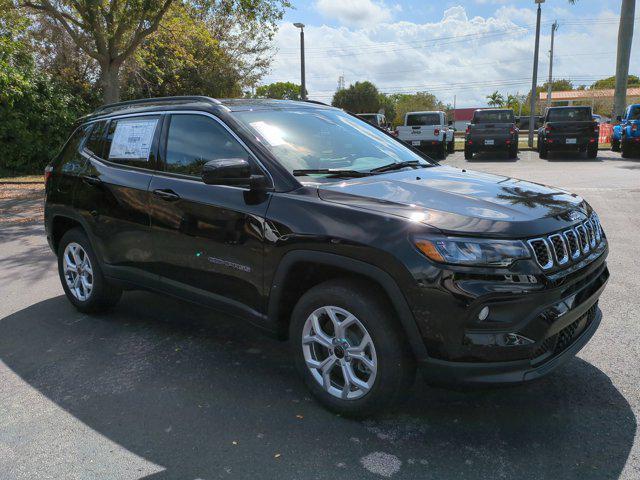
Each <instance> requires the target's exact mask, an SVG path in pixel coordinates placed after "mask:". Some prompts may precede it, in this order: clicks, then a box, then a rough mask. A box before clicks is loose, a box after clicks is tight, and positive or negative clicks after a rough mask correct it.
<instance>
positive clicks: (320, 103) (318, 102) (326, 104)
mask: <svg viewBox="0 0 640 480" xmlns="http://www.w3.org/2000/svg"><path fill="white" fill-rule="evenodd" d="M302 101H303V102H307V103H315V104H317V105H324V106H325V107H330V106H331V105H329V104H328V103H324V102H321V101H319V100H302Z"/></svg>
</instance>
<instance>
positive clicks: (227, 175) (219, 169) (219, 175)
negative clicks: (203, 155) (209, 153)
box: [202, 158, 251, 187]
mask: <svg viewBox="0 0 640 480" xmlns="http://www.w3.org/2000/svg"><path fill="white" fill-rule="evenodd" d="M202 181H203V182H204V183H206V184H207V185H234V186H238V187H251V165H249V162H248V161H246V160H245V159H244V158H218V159H216V160H209V161H208V162H207V163H205V164H204V165H203V166H202Z"/></svg>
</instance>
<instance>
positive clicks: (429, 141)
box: [396, 112, 454, 158]
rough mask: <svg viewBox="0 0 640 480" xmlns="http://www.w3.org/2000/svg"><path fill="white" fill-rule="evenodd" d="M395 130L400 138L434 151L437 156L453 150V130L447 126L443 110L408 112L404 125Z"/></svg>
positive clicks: (443, 155) (444, 156)
mask: <svg viewBox="0 0 640 480" xmlns="http://www.w3.org/2000/svg"><path fill="white" fill-rule="evenodd" d="M396 131H397V132H398V138H399V139H400V140H402V141H404V142H407V143H408V144H409V145H411V146H413V147H415V148H418V149H420V150H423V151H427V150H428V151H432V152H435V155H436V156H437V157H439V158H446V156H447V153H453V151H454V138H453V132H454V130H453V129H452V128H449V124H448V123H447V116H446V115H445V113H444V112H408V113H407V114H406V115H405V116H404V125H401V126H399V127H398V128H397V129H396Z"/></svg>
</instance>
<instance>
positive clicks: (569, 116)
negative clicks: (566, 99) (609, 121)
mask: <svg viewBox="0 0 640 480" xmlns="http://www.w3.org/2000/svg"><path fill="white" fill-rule="evenodd" d="M589 120H593V117H592V116H591V112H590V111H589V109H588V108H558V109H555V110H554V109H551V110H549V115H548V116H547V122H586V121H589Z"/></svg>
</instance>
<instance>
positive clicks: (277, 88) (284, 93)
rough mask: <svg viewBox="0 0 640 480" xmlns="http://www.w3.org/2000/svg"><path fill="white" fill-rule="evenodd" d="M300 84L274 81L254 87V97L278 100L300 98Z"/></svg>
mask: <svg viewBox="0 0 640 480" xmlns="http://www.w3.org/2000/svg"><path fill="white" fill-rule="evenodd" d="M300 92H301V86H300V85H297V84H295V83H293V82H275V83H270V84H269V85H260V86H259V87H257V88H256V93H255V95H254V97H255V98H275V99H278V100H300Z"/></svg>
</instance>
